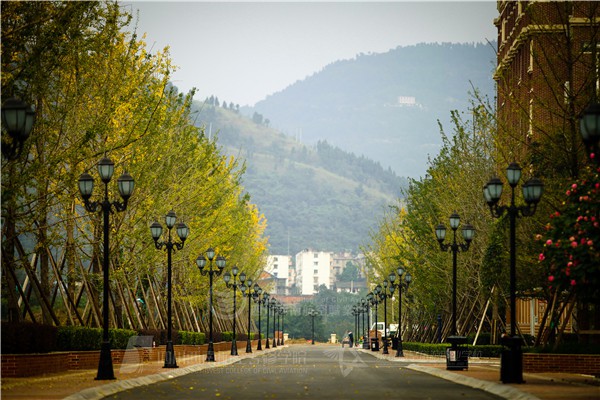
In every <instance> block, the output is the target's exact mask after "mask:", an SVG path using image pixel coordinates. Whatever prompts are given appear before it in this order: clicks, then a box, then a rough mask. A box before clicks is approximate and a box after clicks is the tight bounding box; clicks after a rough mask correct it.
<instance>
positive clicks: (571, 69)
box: [494, 1, 600, 177]
mask: <svg viewBox="0 0 600 400" xmlns="http://www.w3.org/2000/svg"><path fill="white" fill-rule="evenodd" d="M497 5H498V13H499V16H498V18H496V19H495V21H494V23H495V25H496V26H497V28H498V64H497V68H496V71H495V74H494V79H495V80H496V82H497V91H498V96H497V118H498V153H499V154H498V155H497V161H498V163H499V168H504V167H505V166H506V165H507V164H508V163H509V162H512V161H517V162H519V163H520V164H521V165H522V167H524V173H525V174H527V172H528V170H530V171H529V172H531V173H533V172H535V173H536V174H537V175H538V176H539V175H540V172H542V173H543V172H548V173H552V174H553V175H554V174H558V176H561V175H562V176H565V177H572V176H576V175H577V172H578V170H579V168H580V165H581V161H582V160H583V157H584V151H583V145H582V143H581V138H580V135H579V126H578V118H577V116H578V115H579V114H580V113H581V111H582V110H583V109H584V108H585V107H586V106H587V105H588V104H589V103H590V102H591V101H592V100H593V96H594V88H596V90H597V89H598V77H597V76H598V73H597V72H598V70H597V68H598V65H599V63H598V53H599V52H598V35H599V27H600V17H599V15H600V12H599V10H600V2H586V1H551V2H547V1H527V2H526V1H517V2H515V1H498V3H497ZM594 61H595V62H594Z"/></svg>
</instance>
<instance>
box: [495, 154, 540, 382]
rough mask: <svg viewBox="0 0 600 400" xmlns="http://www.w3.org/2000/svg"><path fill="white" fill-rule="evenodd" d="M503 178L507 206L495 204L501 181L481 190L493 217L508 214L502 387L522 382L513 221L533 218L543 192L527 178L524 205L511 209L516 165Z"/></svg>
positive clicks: (517, 172)
mask: <svg viewBox="0 0 600 400" xmlns="http://www.w3.org/2000/svg"><path fill="white" fill-rule="evenodd" d="M506 178H507V180H508V184H509V185H510V188H511V198H510V205H509V206H500V205H499V204H498V202H499V201H500V197H501V196H502V186H503V184H502V181H501V180H500V179H499V178H493V179H491V180H490V181H489V182H488V183H487V184H486V185H485V186H484V188H483V195H484V197H485V201H486V202H487V204H488V206H489V207H490V212H491V213H492V216H493V217H496V218H500V217H501V216H503V215H504V214H508V216H509V218H510V337H509V338H507V340H505V343H507V345H508V347H509V348H510V351H509V352H504V351H503V352H502V358H501V366H500V367H501V368H500V379H501V380H502V382H504V383H522V382H523V353H522V351H521V340H520V338H519V337H518V336H517V335H516V330H515V329H516V325H517V318H516V317H517V306H516V291H517V279H516V269H517V243H516V225H517V217H530V216H532V215H534V214H535V211H536V209H537V205H538V203H539V202H540V199H541V198H542V194H543V192H544V184H543V183H542V181H540V180H539V179H537V178H531V179H529V180H528V181H527V182H525V183H524V184H523V186H522V191H523V198H524V199H525V203H526V204H525V205H522V206H517V205H515V187H517V185H518V184H519V180H520V179H521V167H520V166H519V164H517V163H514V162H513V163H511V164H510V165H509V166H508V168H507V169H506Z"/></svg>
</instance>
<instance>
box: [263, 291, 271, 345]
mask: <svg viewBox="0 0 600 400" xmlns="http://www.w3.org/2000/svg"><path fill="white" fill-rule="evenodd" d="M269 297H270V294H269V293H268V292H264V293H263V300H262V301H263V304H264V305H265V309H266V311H267V329H265V349H270V348H271V345H270V344H269V315H270V314H271V311H270V310H271V301H270V299H269Z"/></svg>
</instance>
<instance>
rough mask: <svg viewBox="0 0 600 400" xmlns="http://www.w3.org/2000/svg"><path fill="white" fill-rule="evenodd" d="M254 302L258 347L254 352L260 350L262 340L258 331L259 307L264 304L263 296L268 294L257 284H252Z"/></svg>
mask: <svg viewBox="0 0 600 400" xmlns="http://www.w3.org/2000/svg"><path fill="white" fill-rule="evenodd" d="M254 293H255V294H256V295H255V296H254V301H255V302H256V304H258V346H256V350H262V338H261V335H262V333H261V330H260V306H261V305H263V304H265V299H266V297H265V295H268V293H266V292H263V290H262V288H261V287H260V286H258V283H255V284H254Z"/></svg>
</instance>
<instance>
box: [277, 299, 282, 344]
mask: <svg viewBox="0 0 600 400" xmlns="http://www.w3.org/2000/svg"><path fill="white" fill-rule="evenodd" d="M276 310H277V332H279V333H278V334H277V346H281V337H282V336H283V330H282V329H281V313H282V311H283V306H282V305H281V303H277V308H276Z"/></svg>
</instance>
